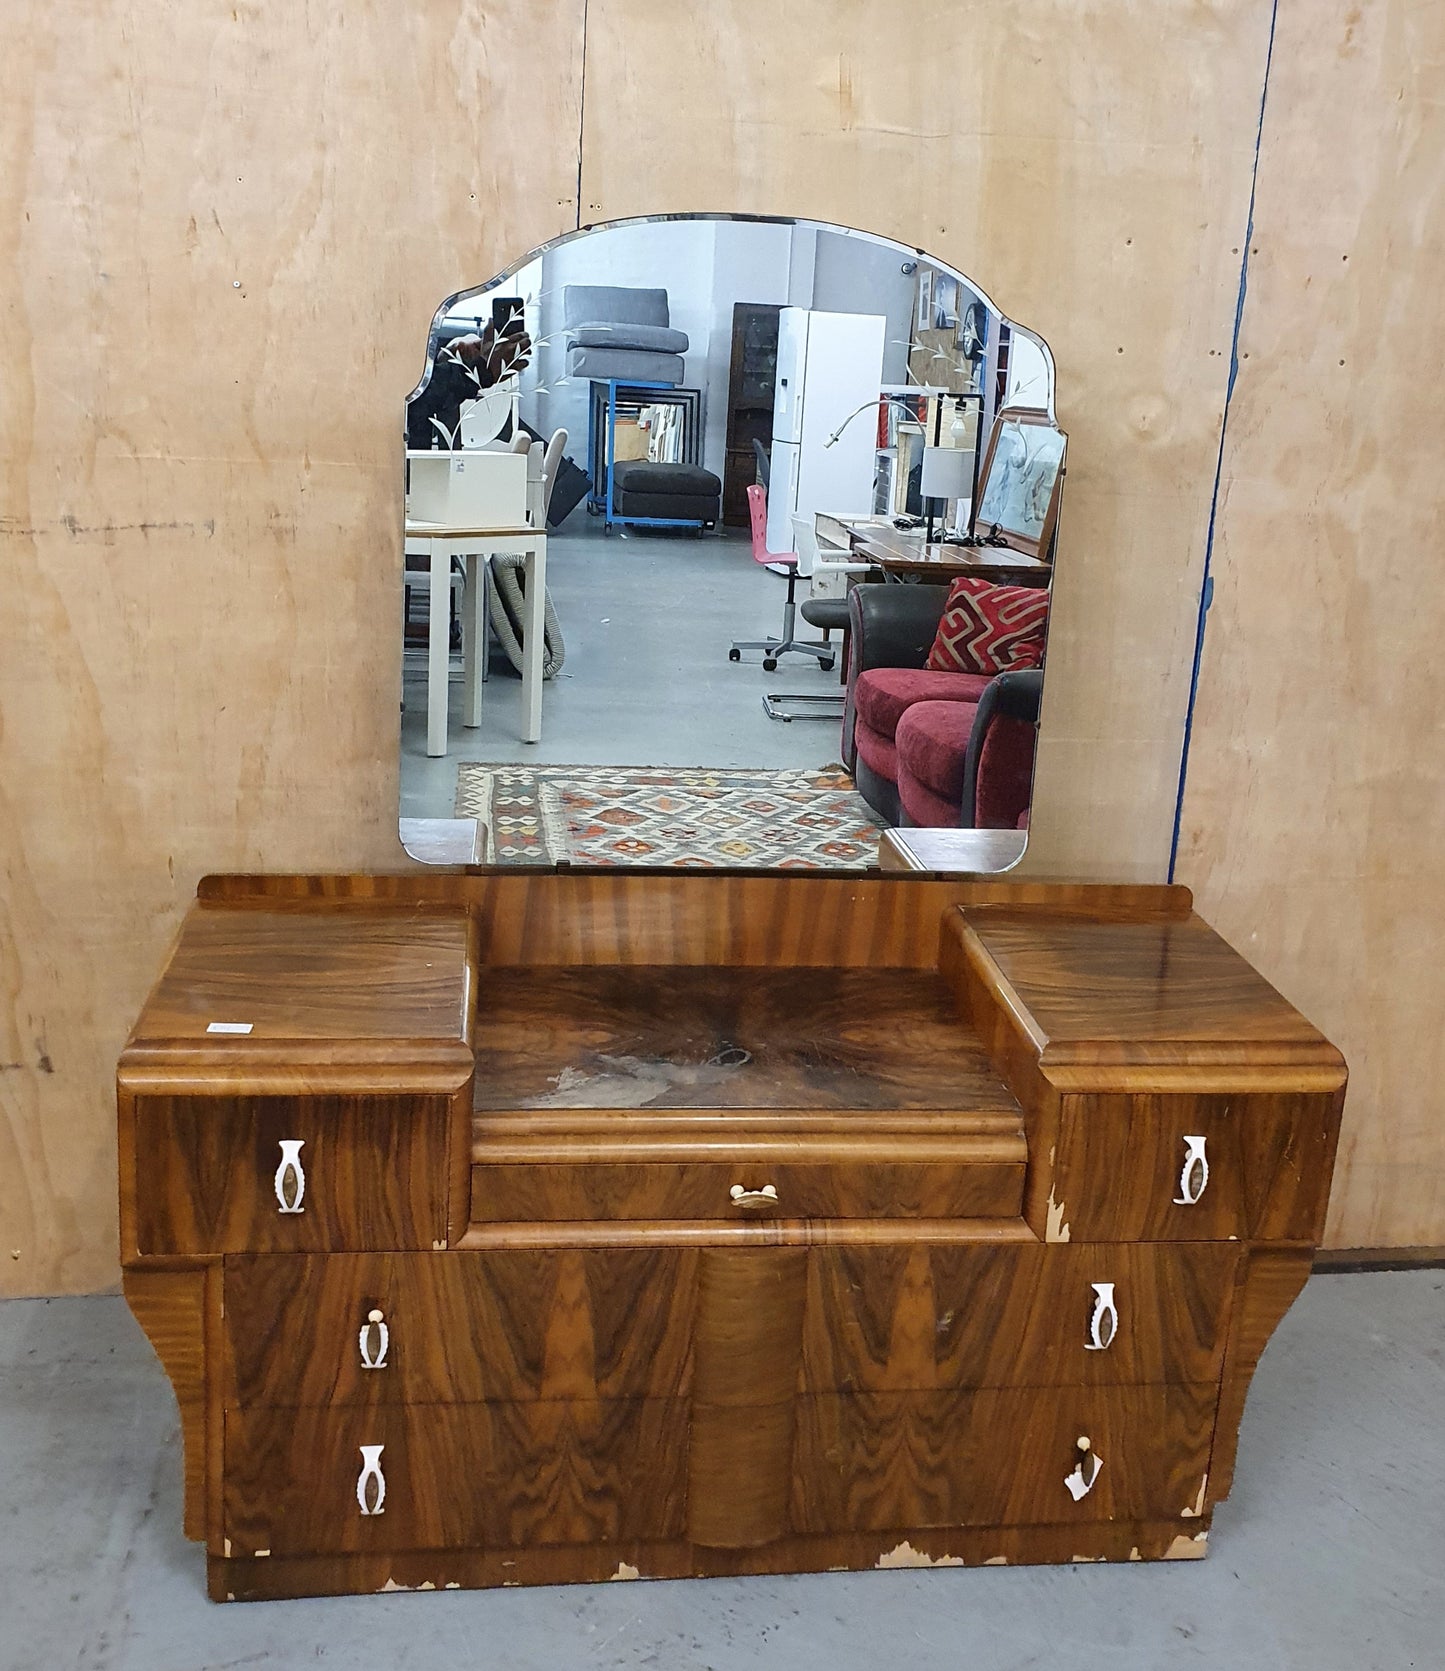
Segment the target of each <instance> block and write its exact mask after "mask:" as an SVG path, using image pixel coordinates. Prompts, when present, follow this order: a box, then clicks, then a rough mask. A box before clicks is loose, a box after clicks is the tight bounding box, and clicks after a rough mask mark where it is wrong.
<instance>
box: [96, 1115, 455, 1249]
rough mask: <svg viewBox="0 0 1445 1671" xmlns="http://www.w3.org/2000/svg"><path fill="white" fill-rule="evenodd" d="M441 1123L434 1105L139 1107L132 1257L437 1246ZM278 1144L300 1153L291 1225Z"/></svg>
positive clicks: (441, 1229) (443, 1149) (441, 1206)
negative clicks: (300, 1186)
mask: <svg viewBox="0 0 1445 1671" xmlns="http://www.w3.org/2000/svg"><path fill="white" fill-rule="evenodd" d="M450 1114H451V1104H450V1102H449V1100H448V1099H446V1098H443V1097H410V1098H405V1099H401V1098H395V1097H363V1096H356V1097H304V1098H300V1097H297V1098H287V1097H227V1096H212V1097H207V1098H199V1097H146V1098H143V1099H140V1100H139V1102H138V1104H137V1107H136V1114H135V1122H136V1135H135V1162H134V1164H135V1167H136V1172H137V1176H138V1178H139V1180H140V1183H141V1186H142V1187H141V1188H140V1189H139V1191H138V1197H137V1214H136V1246H135V1251H136V1252H138V1253H139V1254H141V1255H150V1254H176V1253H189V1254H199V1253H236V1252H248V1251H249V1252H268V1251H278V1252H309V1251H322V1250H326V1249H339V1250H345V1249H362V1248H367V1247H373V1248H431V1247H434V1246H436V1245H438V1244H442V1245H444V1244H445V1242H446V1240H447V1234H448V1225H447V1202H448V1187H447V1186H448V1176H447V1137H448V1127H449V1124H450ZM283 1139H290V1140H298V1139H299V1140H300V1141H301V1142H302V1143H303V1144H304V1145H305V1146H304V1148H303V1149H302V1150H301V1161H302V1165H303V1169H304V1171H305V1174H306V1193H305V1196H304V1199H303V1202H302V1210H301V1211H300V1212H299V1213H282V1212H281V1211H280V1210H279V1207H278V1204H277V1201H276V1196H275V1191H274V1179H275V1174H276V1169H277V1167H278V1165H279V1164H280V1161H281V1142H282V1140H283ZM459 1228H460V1227H459ZM129 1256H130V1255H128V1257H129Z"/></svg>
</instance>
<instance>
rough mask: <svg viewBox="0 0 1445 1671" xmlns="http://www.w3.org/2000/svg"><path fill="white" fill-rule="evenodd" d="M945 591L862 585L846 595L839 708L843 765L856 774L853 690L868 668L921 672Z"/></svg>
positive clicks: (920, 587)
mask: <svg viewBox="0 0 1445 1671" xmlns="http://www.w3.org/2000/svg"><path fill="white" fill-rule="evenodd" d="M947 601H948V588H947V586H898V585H893V584H886V583H885V584H882V585H879V584H874V583H866V584H864V585H862V586H855V587H854V588H853V590H852V591H851V592H849V594H848V627H849V636H850V644H849V651H848V695H847V698H846V700H845V702H844V705H843V764H844V765H845V766H846V767H847V768H848V770H849V771H850V772H854V773H856V772H857V769H858V748H857V744H856V743H855V742H854V740H853V729H854V726H855V724H856V722H857V717H858V716H857V713H856V712H855V710H854V705H853V691H854V687H855V685H856V684H857V682H858V675H859V674H860V673H864V672H866V671H867V670H868V669H869V668H870V667H922V666H923V664H924V663H925V662H926V661H927V660H928V652H929V650H930V649H931V648H932V647H933V640H934V638H935V637H936V636H937V634H938V623H939V621H940V620H941V619H942V618H943V606H944V604H945V603H946V602H947Z"/></svg>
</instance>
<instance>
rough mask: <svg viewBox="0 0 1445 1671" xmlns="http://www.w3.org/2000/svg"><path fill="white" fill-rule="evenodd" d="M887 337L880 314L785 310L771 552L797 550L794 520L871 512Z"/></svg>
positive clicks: (776, 412)
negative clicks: (824, 514) (820, 514)
mask: <svg viewBox="0 0 1445 1671" xmlns="http://www.w3.org/2000/svg"><path fill="white" fill-rule="evenodd" d="M886 334H887V320H886V319H885V318H884V316H883V315H882V314H881V313H822V312H819V311H818V310H816V309H812V308H784V309H783V311H782V314H781V315H780V317H779V321H778V375H777V384H776V392H775V394H774V397H773V452H772V464H771V471H770V484H769V487H768V550H769V551H791V550H792V549H793V526H792V520H791V519H792V518H793V517H795V516H806V517H811V516H813V515H814V514H815V513H816V512H818V511H837V512H840V513H842V514H845V515H847V514H853V515H863V516H866V515H867V514H868V513H869V512H870V511H871V510H872V509H873V467H874V462H875V458H876V454H877V449H878V405H877V402H878V391H879V388H880V387H881V385H882V382H883V344H884V339H885V336H886ZM860 407H864V408H866V410H863V411H859V408H860ZM850 419H851V420H852V421H851V422H850V421H849V420H850ZM840 431H841V433H839V432H840ZM835 435H836V436H837V439H836V440H835V441H833V444H832V445H831V446H829V445H828V442H829V440H830V438H831V437H833V436H835Z"/></svg>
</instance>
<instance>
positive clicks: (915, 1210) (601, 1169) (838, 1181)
mask: <svg viewBox="0 0 1445 1671" xmlns="http://www.w3.org/2000/svg"><path fill="white" fill-rule="evenodd" d="M801 1147H802V1146H801V1145H793V1146H791V1150H790V1152H791V1154H792V1155H794V1156H797V1155H798V1153H799V1150H800V1148H801ZM1018 1147H1020V1148H1021V1147H1022V1144H1021V1143H1020V1144H1019V1145H1018ZM900 1148H901V1149H902V1151H903V1153H902V1155H901V1156H900V1157H899V1158H896V1159H893V1160H889V1161H869V1162H859V1161H851V1160H842V1159H834V1160H817V1161H812V1160H805V1159H798V1158H790V1159H788V1160H778V1159H777V1158H775V1156H774V1155H773V1154H771V1153H768V1152H749V1151H747V1150H740V1151H738V1152H736V1153H734V1154H733V1155H731V1156H726V1157H718V1158H709V1159H706V1160H703V1159H676V1160H671V1161H648V1162H645V1163H633V1162H626V1161H614V1160H604V1161H591V1160H588V1161H579V1162H578V1163H577V1164H574V1165H566V1164H533V1165H529V1164H525V1163H520V1164H519V1163H517V1162H510V1161H509V1162H507V1163H494V1162H488V1163H486V1164H483V1165H473V1167H472V1213H471V1216H472V1222H473V1223H488V1222H493V1223H494V1222H498V1221H516V1220H528V1221H541V1222H551V1223H557V1222H569V1221H571V1222H576V1221H596V1220H609V1219H719V1220H724V1221H735V1222H741V1221H746V1220H749V1219H757V1218H781V1219H800V1218H809V1219H812V1218H879V1219H910V1218H913V1219H934V1218H1012V1217H1016V1216H1017V1215H1018V1214H1019V1212H1020V1211H1021V1207H1022V1202H1023V1182H1024V1160H1023V1157H1022V1155H1021V1154H1018V1153H1016V1152H1015V1146H1014V1145H1013V1144H1012V1143H1011V1142H1010V1141H1009V1140H1007V1139H1005V1140H1003V1141H1000V1142H993V1141H985V1142H981V1143H980V1144H979V1145H978V1146H977V1150H976V1152H975V1153H973V1154H970V1155H967V1156H966V1157H965V1156H961V1155H960V1154H959V1152H958V1148H957V1146H955V1147H954V1148H953V1149H952V1151H951V1154H950V1158H949V1159H942V1158H940V1159H936V1160H926V1161H919V1160H913V1159H910V1158H907V1157H908V1151H907V1148H906V1146H903V1145H900ZM803 1152H806V1151H805V1150H804V1151H803ZM834 1152H835V1153H836V1150H835V1151H834ZM894 1153H895V1155H897V1154H898V1150H895V1151H894Z"/></svg>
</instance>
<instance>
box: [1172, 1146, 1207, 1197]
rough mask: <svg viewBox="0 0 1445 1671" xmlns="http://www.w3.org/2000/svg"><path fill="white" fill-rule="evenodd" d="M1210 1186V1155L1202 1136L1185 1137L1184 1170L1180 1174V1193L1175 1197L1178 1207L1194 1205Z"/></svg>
mask: <svg viewBox="0 0 1445 1671" xmlns="http://www.w3.org/2000/svg"><path fill="white" fill-rule="evenodd" d="M1208 1188H1209V1157H1208V1156H1207V1155H1206V1154H1205V1152H1204V1139H1203V1138H1202V1137H1186V1138H1185V1139H1184V1170H1183V1171H1182V1172H1181V1173H1180V1174H1179V1193H1178V1195H1176V1196H1175V1197H1174V1205H1175V1206H1176V1207H1192V1206H1194V1204H1195V1203H1196V1202H1197V1201H1198V1200H1199V1198H1200V1196H1201V1195H1203V1194H1204V1192H1205V1190H1207V1189H1208Z"/></svg>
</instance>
